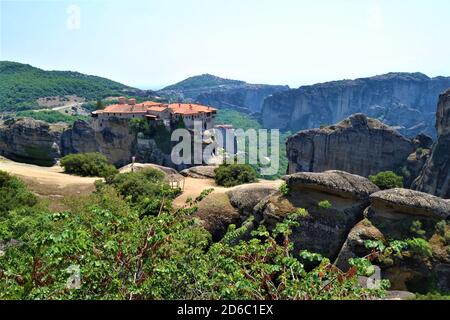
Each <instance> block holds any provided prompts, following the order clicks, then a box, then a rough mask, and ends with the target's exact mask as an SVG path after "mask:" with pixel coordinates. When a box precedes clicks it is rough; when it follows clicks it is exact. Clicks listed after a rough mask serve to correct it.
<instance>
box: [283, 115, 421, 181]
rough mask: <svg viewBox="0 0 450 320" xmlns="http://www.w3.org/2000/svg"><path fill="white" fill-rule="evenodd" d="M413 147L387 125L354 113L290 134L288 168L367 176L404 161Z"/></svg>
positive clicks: (290, 169) (299, 170) (292, 170)
mask: <svg viewBox="0 0 450 320" xmlns="http://www.w3.org/2000/svg"><path fill="white" fill-rule="evenodd" d="M415 149H416V146H415V144H414V142H413V141H412V140H410V139H407V138H405V137H403V136H402V135H401V134H399V133H398V132H397V131H395V130H394V129H392V128H390V127H389V126H387V125H385V124H383V123H381V122H380V121H378V120H375V119H370V118H367V117H366V116H365V115H363V114H355V115H352V116H351V117H349V118H348V119H345V120H343V121H341V122H340V123H338V124H336V125H333V126H329V127H323V128H322V129H312V130H305V131H300V132H299V133H297V134H295V135H293V136H291V137H290V138H289V139H288V141H287V156H288V160H289V168H288V172H289V173H290V174H292V173H296V172H322V171H327V170H343V171H347V172H350V173H353V174H358V175H361V176H366V177H367V176H369V175H371V174H377V173H379V172H381V171H386V170H395V169H399V168H400V167H402V166H404V165H406V163H407V159H408V157H409V156H410V155H411V153H412V152H413V151H414V150H415Z"/></svg>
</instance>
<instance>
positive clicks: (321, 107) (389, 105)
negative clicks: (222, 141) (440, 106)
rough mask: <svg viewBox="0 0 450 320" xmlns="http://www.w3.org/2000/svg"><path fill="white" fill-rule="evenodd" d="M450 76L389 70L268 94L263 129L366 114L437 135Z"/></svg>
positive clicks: (409, 131) (406, 132)
mask: <svg viewBox="0 0 450 320" xmlns="http://www.w3.org/2000/svg"><path fill="white" fill-rule="evenodd" d="M449 87H450V78H444V77H437V78H429V77H428V76H426V75H424V74H421V73H390V74H386V75H382V76H376V77H372V78H364V79H357V80H344V81H334V82H328V83H323V84H317V85H312V86H304V87H300V88H299V89H295V90H288V91H285V92H280V93H275V94H273V95H272V96H271V97H268V98H267V99H266V100H265V102H264V106H263V110H262V121H263V126H264V127H265V128H280V129H283V130H291V131H298V130H304V129H309V128H317V127H319V126H321V125H327V124H331V123H336V122H339V121H341V120H342V119H344V118H346V117H348V116H350V115H351V114H354V113H364V114H366V115H368V116H369V117H372V118H377V119H379V120H381V121H383V122H384V123H386V124H388V125H391V126H394V127H396V128H397V129H398V130H399V131H400V132H401V133H402V134H404V135H406V136H409V137H414V136H416V135H417V134H419V133H421V132H425V133H427V134H429V135H432V136H436V134H435V130H434V122H435V107H436V103H437V97H438V96H439V94H440V93H442V92H443V91H445V90H446V89H447V88H449Z"/></svg>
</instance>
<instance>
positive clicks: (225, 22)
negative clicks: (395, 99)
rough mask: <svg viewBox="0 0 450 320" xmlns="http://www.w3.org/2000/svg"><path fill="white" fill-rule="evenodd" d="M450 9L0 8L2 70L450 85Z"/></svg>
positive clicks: (260, 1) (261, 3) (150, 82)
mask: <svg viewBox="0 0 450 320" xmlns="http://www.w3.org/2000/svg"><path fill="white" fill-rule="evenodd" d="M449 13H450V1H448V0H428V1H424V0H409V1H406V0H146V1H139V0H128V1H125V0H124V1H119V0H117V1H116V0H89V1H65V0H53V1H40V0H35V1H21V0H15V1H5V0H0V60H9V61H17V62H22V63H28V64H31V65H33V66H36V67H39V68H42V69H45V70H72V71H79V72H82V73H87V74H93V75H99V76H103V77H106V78H109V79H112V80H115V81H119V82H122V83H124V84H127V85H131V86H135V87H139V88H141V89H158V88H161V87H163V86H165V85H169V84H173V83H175V82H178V81H180V80H182V79H184V78H187V77H189V76H193V75H198V74H203V73H211V74H214V75H217V76H221V77H225V78H230V79H238V80H245V81H247V82H250V83H267V84H283V85H284V84H287V85H290V86H291V87H298V86H301V85H308V84H313V83H318V82H326V81H332V80H341V79H354V78H359V77H367V76H373V75H377V74H383V73H387V72H423V73H425V74H427V75H429V76H438V75H444V76H450V59H449V57H450V19H449V18H448V15H449Z"/></svg>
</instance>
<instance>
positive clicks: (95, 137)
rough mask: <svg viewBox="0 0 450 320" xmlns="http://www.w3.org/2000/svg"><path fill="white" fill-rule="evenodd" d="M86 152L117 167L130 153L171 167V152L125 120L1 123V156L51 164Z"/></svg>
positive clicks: (129, 159) (9, 121) (124, 163)
mask: <svg viewBox="0 0 450 320" xmlns="http://www.w3.org/2000/svg"><path fill="white" fill-rule="evenodd" d="M86 152H100V153H103V154H104V155H105V156H106V157H107V158H108V160H109V161H110V162H111V163H113V164H114V165H116V166H118V167H121V166H124V165H126V164H129V163H130V162H131V158H132V157H133V156H135V157H136V160H138V161H141V162H151V163H156V164H161V165H165V166H173V164H172V163H171V161H170V154H166V153H164V152H163V151H161V149H160V148H159V147H158V144H157V143H156V142H155V140H151V139H137V138H136V135H135V134H132V133H131V131H130V129H129V127H128V121H126V120H120V119H112V120H110V121H108V123H104V124H102V125H100V124H99V123H95V122H93V121H89V122H86V121H81V120H79V121H76V122H75V123H74V124H73V125H72V126H68V125H65V124H55V125H50V124H48V123H45V122H43V121H38V120H33V119H28V118H24V119H17V120H8V121H5V122H4V123H2V124H1V125H0V155H2V156H5V157H7V158H10V159H12V160H15V161H19V162H27V163H33V164H38V165H44V166H51V165H53V164H55V163H56V161H57V160H58V159H59V158H61V157H63V156H65V155H68V154H71V153H86ZM175 167H176V166H175ZM184 168H185V167H182V168H177V169H184Z"/></svg>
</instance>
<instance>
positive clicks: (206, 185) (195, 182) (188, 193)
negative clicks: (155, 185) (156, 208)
mask: <svg viewBox="0 0 450 320" xmlns="http://www.w3.org/2000/svg"><path fill="white" fill-rule="evenodd" d="M281 183H282V181H281V180H274V181H270V180H260V181H259V182H258V183H256V184H264V185H270V186H275V187H276V188H278V187H279V186H280V185H281ZM211 188H213V189H214V193H225V192H227V191H229V190H233V189H234V188H237V187H233V188H224V187H220V186H217V185H216V183H215V182H214V180H212V179H195V178H186V179H185V184H184V191H183V193H182V194H181V195H180V196H179V197H178V198H176V199H175V200H174V202H173V205H174V206H175V207H182V206H183V205H184V204H185V203H186V200H187V199H188V198H192V199H195V198H196V197H198V196H199V195H200V193H201V192H202V191H203V190H205V189H211Z"/></svg>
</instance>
